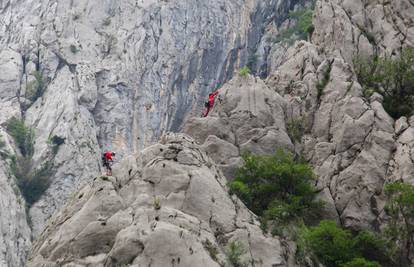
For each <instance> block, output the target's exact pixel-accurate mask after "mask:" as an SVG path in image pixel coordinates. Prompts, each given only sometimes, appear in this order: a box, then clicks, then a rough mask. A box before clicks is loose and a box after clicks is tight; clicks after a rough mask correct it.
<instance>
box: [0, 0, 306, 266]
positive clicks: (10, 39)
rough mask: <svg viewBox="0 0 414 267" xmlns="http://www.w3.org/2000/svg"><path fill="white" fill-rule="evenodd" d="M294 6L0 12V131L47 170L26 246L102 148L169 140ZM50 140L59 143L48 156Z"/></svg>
mask: <svg viewBox="0 0 414 267" xmlns="http://www.w3.org/2000/svg"><path fill="white" fill-rule="evenodd" d="M306 2H308V1H298V0H288V1H284V0H278V1H275V0H269V1H257V0H247V1H242V0H232V1H227V0H226V1H224V0H213V1H190V0H186V1H181V0H180V1H178V0H177V1H176V0H174V1H159V0H145V1H129V0H123V1H100V0H99V1H98V0H96V1H90V0H89V1H86V0H78V1H66V0H59V1H50V0H42V1H30V0H3V1H0V69H1V70H2V72H1V73H0V78H1V79H0V88H1V92H0V93H1V95H2V99H1V105H0V111H1V114H3V115H2V116H1V123H2V125H3V126H4V125H5V124H4V123H5V122H6V121H7V119H9V118H11V117H13V116H15V117H19V118H23V119H24V121H25V123H26V125H28V126H30V127H33V128H34V130H35V153H34V156H33V162H34V166H36V167H38V168H40V167H41V166H42V164H44V163H45V162H46V161H47V162H50V163H52V164H53V166H54V168H53V172H52V174H51V177H50V178H51V181H52V184H51V186H50V188H49V189H48V190H47V191H46V192H45V194H44V195H43V196H42V198H41V199H40V200H39V201H38V202H37V203H35V204H34V205H33V206H32V207H31V208H30V211H29V217H30V220H31V222H32V230H33V231H32V233H33V235H34V236H37V235H38V234H39V233H40V232H41V230H42V228H43V227H44V225H45V222H46V220H47V219H48V218H49V217H50V216H51V214H53V213H54V212H55V211H56V210H58V209H59V208H60V207H61V206H62V205H63V204H64V203H65V201H66V200H67V198H68V196H69V195H70V194H72V192H73V191H74V190H77V189H78V188H80V187H81V186H83V185H84V184H85V183H86V181H89V180H91V179H92V178H93V177H95V176H96V175H98V174H99V173H100V172H101V169H100V166H99V154H100V151H101V150H102V149H108V148H109V149H113V150H115V151H116V152H118V158H122V157H123V156H124V155H127V154H130V153H133V152H137V151H139V150H140V149H142V148H144V147H146V146H147V145H149V144H152V143H154V142H155V141H156V140H157V139H158V138H159V136H160V135H161V134H162V133H163V132H164V131H178V130H179V129H180V127H181V126H182V122H183V121H184V119H185V118H186V117H187V116H189V115H190V114H192V113H194V114H199V112H200V111H201V110H200V107H201V105H202V102H203V99H204V97H205V96H206V95H207V93H208V92H209V91H210V89H211V84H212V83H216V82H221V83H222V82H225V81H227V80H229V79H230V78H231V77H232V75H233V71H234V70H235V69H237V68H238V67H239V66H242V65H244V64H246V62H247V61H248V58H249V55H250V54H254V53H256V51H258V47H260V43H261V38H262V35H263V32H264V29H265V28H266V27H267V25H270V24H272V23H274V21H276V20H278V21H279V20H280V21H282V20H284V19H286V17H287V14H288V11H289V10H291V9H293V8H295V7H297V6H299V5H303V4H304V3H306ZM265 61H266V55H265V56H263V57H262V59H261V60H260V61H259V62H258V66H264V64H265V63H264V62H265ZM39 84H41V86H40V87H39V88H40V89H39V90H38V85H39ZM54 136H57V137H59V138H62V139H64V143H63V144H62V145H60V147H59V149H58V151H57V154H56V155H54V156H53V157H51V156H50V155H51V146H50V140H51V138H53V137H54ZM5 138H9V137H7V136H5ZM9 139H10V138H9ZM12 153H18V152H17V151H12ZM6 166H7V164H6ZM8 184H9V185H8V186H9V187H10V186H11V185H12V183H10V182H9V183H8ZM7 198H9V196H7ZM10 198H11V199H13V198H15V197H14V196H10ZM16 205H18V204H16ZM22 206H24V204H22ZM10 219H11V218H10ZM5 220H8V219H5ZM10 223H11V224H15V221H14V219H11V221H10ZM26 249H27V248H26ZM14 254H16V255H17V254H19V253H17V252H16V253H14ZM0 257H3V256H2V255H0ZM12 265H13V264H12Z"/></svg>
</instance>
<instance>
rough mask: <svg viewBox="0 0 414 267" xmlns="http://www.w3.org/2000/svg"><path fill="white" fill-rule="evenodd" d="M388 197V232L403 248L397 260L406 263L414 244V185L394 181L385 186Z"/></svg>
mask: <svg viewBox="0 0 414 267" xmlns="http://www.w3.org/2000/svg"><path fill="white" fill-rule="evenodd" d="M385 194H386V195H387V197H388V200H387V203H386V206H385V212H386V214H387V215H388V216H389V217H390V220H389V224H388V226H387V229H386V234H387V236H388V237H389V238H390V240H391V242H392V243H393V244H394V245H395V246H398V245H399V247H400V248H401V249H400V251H399V255H395V260H396V261H399V263H400V265H404V264H405V262H404V261H405V259H407V258H408V253H409V251H410V250H412V247H413V244H414V186H413V185H410V184H406V183H403V182H393V183H389V184H387V185H386V186H385Z"/></svg>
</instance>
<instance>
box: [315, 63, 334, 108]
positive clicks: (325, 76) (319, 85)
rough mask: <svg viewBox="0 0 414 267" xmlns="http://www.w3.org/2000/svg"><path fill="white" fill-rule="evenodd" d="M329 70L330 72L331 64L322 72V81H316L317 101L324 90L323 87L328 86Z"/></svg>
mask: <svg viewBox="0 0 414 267" xmlns="http://www.w3.org/2000/svg"><path fill="white" fill-rule="evenodd" d="M331 70H332V63H329V65H328V67H327V69H326V70H325V71H324V72H323V77H322V80H320V81H318V83H317V84H316V89H317V92H318V94H317V96H316V97H317V99H318V100H319V99H321V96H322V94H323V90H325V87H326V86H327V85H328V83H329V80H330V79H331Z"/></svg>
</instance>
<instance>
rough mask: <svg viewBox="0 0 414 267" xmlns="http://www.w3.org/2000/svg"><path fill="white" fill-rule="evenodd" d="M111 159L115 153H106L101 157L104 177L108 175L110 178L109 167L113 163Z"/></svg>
mask: <svg viewBox="0 0 414 267" xmlns="http://www.w3.org/2000/svg"><path fill="white" fill-rule="evenodd" d="M112 157H115V153H114V152H111V151H106V152H105V153H104V154H103V155H102V161H103V166H104V167H105V169H106V175H108V176H112V167H111V165H112V163H113V162H114V160H113V159H112Z"/></svg>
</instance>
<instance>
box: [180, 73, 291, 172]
mask: <svg viewBox="0 0 414 267" xmlns="http://www.w3.org/2000/svg"><path fill="white" fill-rule="evenodd" d="M286 110H287V102H286V101H285V100H284V99H283V98H282V97H281V96H279V94H277V93H275V92H274V91H272V90H270V89H269V88H268V87H267V86H266V84H265V83H264V82H263V81H262V80H261V79H260V78H255V77H253V76H250V75H248V76H246V77H242V76H240V75H237V76H236V77H235V78H234V79H232V80H231V81H229V82H228V83H226V84H225V85H224V86H223V88H221V89H220V94H219V95H218V97H217V100H216V103H215V106H214V108H213V110H212V111H211V112H210V114H209V116H208V117H206V118H197V117H193V118H191V119H189V120H188V121H187V122H186V124H185V126H184V129H183V131H184V132H185V133H187V134H189V135H191V136H193V137H194V138H195V139H196V141H197V142H198V143H200V144H202V146H203V148H204V149H205V151H207V153H208V154H209V155H210V156H211V157H212V158H213V159H214V161H215V162H216V163H217V164H218V166H220V168H221V169H222V171H223V172H224V173H225V175H226V177H227V178H228V179H232V178H233V177H234V174H235V171H236V169H237V168H238V167H240V166H241V164H242V162H243V160H242V159H241V154H242V153H243V152H252V153H255V154H272V153H274V152H276V150H277V149H278V148H284V149H288V150H293V149H294V146H293V144H292V142H291V140H290V138H289V136H288V134H287V131H286V125H285V111H286Z"/></svg>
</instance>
